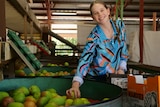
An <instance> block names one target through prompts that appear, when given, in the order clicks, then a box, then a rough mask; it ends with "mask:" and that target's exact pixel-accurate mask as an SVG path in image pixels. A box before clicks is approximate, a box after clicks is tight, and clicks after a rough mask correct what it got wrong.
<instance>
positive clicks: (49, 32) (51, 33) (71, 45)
mask: <svg viewBox="0 0 160 107" xmlns="http://www.w3.org/2000/svg"><path fill="white" fill-rule="evenodd" d="M48 34H49V35H50V36H52V37H55V38H56V39H58V40H60V41H61V42H63V43H65V44H66V45H68V46H70V47H71V48H72V49H73V50H77V51H78V52H82V51H83V50H82V49H80V48H79V47H77V46H76V45H74V44H72V43H71V42H69V41H67V40H66V39H64V38H62V37H61V36H59V35H58V34H56V33H54V32H52V31H48Z"/></svg>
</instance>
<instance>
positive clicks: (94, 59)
mask: <svg viewBox="0 0 160 107" xmlns="http://www.w3.org/2000/svg"><path fill="white" fill-rule="evenodd" d="M110 22H111V24H112V27H113V31H114V36H113V38H112V39H108V38H107V37H106V36H105V34H104V32H103V30H102V29H101V27H100V26H99V25H96V26H95V27H94V28H93V30H92V31H91V33H90V35H89V36H88V38H87V40H88V41H87V43H86V45H85V47H84V50H83V53H82V54H81V57H80V59H79V64H78V67H77V72H76V74H75V76H74V78H73V81H78V82H80V84H82V83H83V77H84V76H86V74H87V73H88V74H90V75H91V76H100V75H106V74H107V73H116V71H117V70H118V69H119V68H121V69H124V70H127V67H126V65H127V60H128V50H127V45H126V32H125V25H124V23H123V22H122V21H121V20H116V23H114V22H113V21H112V20H110ZM116 26H117V28H118V29H119V31H120V34H119V33H118V31H117V28H116ZM118 34H119V35H118ZM117 35H118V37H119V40H120V42H119V41H118V39H115V38H116V37H117Z"/></svg>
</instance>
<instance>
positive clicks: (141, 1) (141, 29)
mask: <svg viewBox="0 0 160 107" xmlns="http://www.w3.org/2000/svg"><path fill="white" fill-rule="evenodd" d="M139 3H140V4H139V5H140V10H139V16H140V24H139V25H140V26H139V45H140V60H139V62H140V63H143V17H144V0H140V2H139Z"/></svg>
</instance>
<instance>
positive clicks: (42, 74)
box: [15, 69, 75, 77]
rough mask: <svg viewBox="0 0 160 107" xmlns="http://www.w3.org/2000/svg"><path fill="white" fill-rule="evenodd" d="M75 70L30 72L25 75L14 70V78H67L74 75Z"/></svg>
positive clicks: (21, 71) (23, 72)
mask: <svg viewBox="0 0 160 107" xmlns="http://www.w3.org/2000/svg"><path fill="white" fill-rule="evenodd" d="M74 73H75V70H74V69H73V70H72V71H71V72H68V71H58V72H50V71H47V70H45V69H43V70H40V71H37V72H30V73H28V74H27V73H26V72H25V71H24V70H22V69H20V70H15V76H18V77H19V76H30V77H31V76H68V75H74Z"/></svg>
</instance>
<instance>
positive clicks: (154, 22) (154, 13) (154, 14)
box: [152, 12, 157, 31]
mask: <svg viewBox="0 0 160 107" xmlns="http://www.w3.org/2000/svg"><path fill="white" fill-rule="evenodd" d="M156 18H157V12H153V26H152V27H153V31H156V30H157V29H156V28H157V26H156V25H157V24H156Z"/></svg>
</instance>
